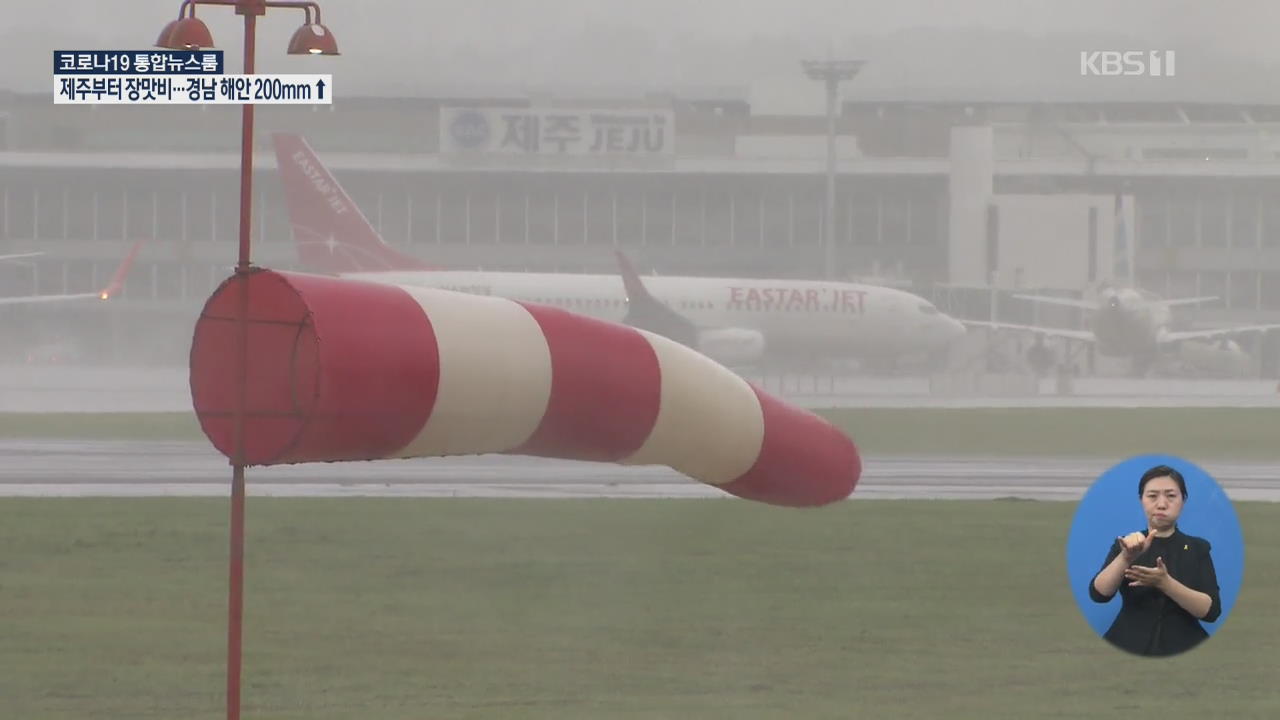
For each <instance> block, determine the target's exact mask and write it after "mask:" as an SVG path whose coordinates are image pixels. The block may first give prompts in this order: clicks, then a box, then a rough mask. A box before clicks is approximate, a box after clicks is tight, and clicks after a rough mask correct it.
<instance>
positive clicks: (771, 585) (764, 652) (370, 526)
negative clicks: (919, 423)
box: [0, 498, 1280, 720]
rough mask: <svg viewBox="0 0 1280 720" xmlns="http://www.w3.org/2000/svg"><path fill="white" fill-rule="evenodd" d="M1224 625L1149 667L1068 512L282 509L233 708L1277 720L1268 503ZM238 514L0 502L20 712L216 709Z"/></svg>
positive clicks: (703, 507) (255, 506) (2, 666)
mask: <svg viewBox="0 0 1280 720" xmlns="http://www.w3.org/2000/svg"><path fill="white" fill-rule="evenodd" d="M1237 511H1238V513H1239V516H1240V520H1241V522H1242V524H1243V525H1244V529H1245V539H1246V542H1247V544H1248V546H1249V548H1250V549H1251V551H1250V552H1249V553H1248V555H1247V557H1248V562H1249V567H1248V568H1247V569H1246V573H1245V585H1244V587H1243V589H1242V591H1241V595H1240V597H1239V599H1238V602H1237V605H1236V607H1235V609H1234V611H1233V612H1232V614H1231V615H1230V616H1229V617H1228V618H1227V619H1226V621H1225V622H1224V624H1223V626H1222V628H1221V629H1220V630H1219V631H1218V633H1217V634H1216V635H1215V636H1214V637H1213V638H1212V639H1211V640H1210V641H1209V642H1208V643H1206V644H1205V645H1203V646H1201V647H1200V648H1197V649H1196V650H1194V651H1193V652H1191V653H1188V654H1186V655H1184V656H1180V657H1176V658H1172V659H1165V660H1142V661H1137V660H1134V659H1131V658H1129V657H1128V656H1125V655H1123V654H1121V653H1120V652H1119V651H1116V650H1114V649H1112V648H1111V647H1110V646H1109V645H1107V644H1106V643H1104V642H1103V641H1102V640H1100V639H1099V638H1098V637H1097V636H1096V635H1095V634H1094V633H1093V632H1092V630H1090V628H1089V627H1088V625H1087V623H1086V622H1085V620H1084V619H1083V617H1082V616H1081V615H1080V614H1079V611H1078V610H1077V608H1076V606H1075V604H1074V601H1073V599H1072V596H1071V593H1070V591H1069V589H1068V585H1067V579H1066V570H1065V567H1064V551H1063V548H1064V544H1065V540H1066V537H1067V533H1068V529H1069V525H1070V520H1071V515H1072V512H1073V507H1072V505H1071V504H1068V503H1027V502H939V501H933V502H930V501H864V502H849V503H843V504H841V505H839V506H838V507H832V508H828V509H824V510H820V511H793V510H784V509H780V508H770V507H765V506H760V505H754V504H750V503H745V502H737V501H684V502H680V501H640V500H625V501H607V500H586V501H537V500H534V501H520V500H355V499H343V500H296V499H295V500H284V499H259V498H253V499H251V501H250V503H249V511H248V543H247V548H248V550H247V557H248V569H247V582H246V587H247V604H246V609H245V669H244V673H245V675H244V677H245V691H244V704H245V711H246V712H245V717H246V718H264V719H267V718H270V719H276V720H320V719H323V718H343V719H346V718H354V717H360V718H379V719H381V718H391V719H396V720H399V719H409V718H414V719H417V718H433V719H435V718H534V719H547V720H551V719H555V720H562V719H564V718H584V719H593V720H594V719H596V718H628V719H630V718H733V719H735V720H737V719H739V718H745V719H748V720H751V719H755V718H851V717H867V718H930V719H932V718H940V717H947V718H997V719H999V718H1008V719H1010V720H1014V719H1016V720H1023V719H1025V718H1087V717H1097V718H1103V717H1117V716H1122V715H1123V716H1143V715H1146V716H1156V717H1160V718H1161V719H1162V720H1168V719H1169V718H1196V719H1197V720H1199V719H1202V718H1208V717H1274V716H1275V710H1276V707H1277V704H1278V703H1280V690H1278V689H1277V686H1276V684H1275V665H1274V662H1275V657H1276V656H1277V652H1280V614H1277V613H1276V612H1275V611H1274V610H1275V598H1276V597H1277V596H1278V595H1280V554H1276V553H1268V552H1265V551H1259V550H1260V549H1263V548H1269V547H1276V546H1277V545H1278V544H1280V507H1278V506H1276V505H1271V504H1250V503H1240V504H1238V505H1237ZM226 538H227V521H226V502H225V501H223V500H191V499H183V500H175V499H167V500H160V499H156V500H31V499H22V500H5V501H3V502H0V546H3V547H4V552H3V554H0V608H2V609H3V610H2V612H0V640H2V642H0V696H2V698H3V700H2V701H0V702H2V704H3V707H4V711H3V713H2V714H3V716H4V717H13V718H22V719H23V720H43V719H48V720H59V719H63V718H66V719H68V720H70V719H71V718H75V719H77V720H79V719H81V718H124V717H127V718H132V719H146V718H154V719H160V718H164V719H166V720H167V719H177V718H182V719H183V720H189V719H190V720H194V719H198V718H218V717H223V712H224V711H223V688H224V685H223V683H224V675H223V670H224V665H223V663H224V661H225V642H226V636H225V622H226V614H225V613H226V610H225V607H226V605H225V603H226V583H227V578H226V553H227V543H226Z"/></svg>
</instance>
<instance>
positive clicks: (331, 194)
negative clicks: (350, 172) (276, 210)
mask: <svg viewBox="0 0 1280 720" xmlns="http://www.w3.org/2000/svg"><path fill="white" fill-rule="evenodd" d="M272 141H273V143H274V145H275V149H276V165H277V167H278V168H279V171H280V180H281V183H282V184H283V185H284V194H285V203H286V205H287V206H288V211H289V227H290V228H291V229H292V231H293V241H294V244H295V246H296V247H297V249H298V259H299V260H300V261H301V262H302V264H303V266H305V267H306V268H307V269H309V270H313V271H317V272H323V273H332V274H339V273H349V272H371V271H379V270H435V269H437V268H435V267H432V266H431V265H428V264H427V263H425V262H423V261H422V260H419V259H418V258H415V257H412V256H409V255H405V254H404V253H401V252H399V251H397V250H396V249H394V248H392V247H391V246H390V245H387V243H386V242H384V241H383V239H382V237H381V236H380V235H379V234H378V231H377V230H375V229H374V228H373V225H371V224H370V223H369V220H368V219H367V218H366V217H365V216H364V213H362V212H360V208H359V207H357V206H356V204H355V202H353V201H352V200H351V197H350V196H348V195H347V193H346V191H344V190H343V189H342V186H341V185H339V184H338V181H337V180H335V179H334V177H333V175H331V174H330V173H329V170H328V169H327V168H325V166H324V164H323V163H321V162H320V159H319V158H318V157H316V154H315V152H314V151H313V150H312V149H311V146H310V145H308V144H307V141H306V140H304V139H303V138H302V137H301V136H298V135H292V134H289V133H275V134H273V135H272Z"/></svg>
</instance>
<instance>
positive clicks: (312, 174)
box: [293, 150, 347, 215]
mask: <svg viewBox="0 0 1280 720" xmlns="http://www.w3.org/2000/svg"><path fill="white" fill-rule="evenodd" d="M293 161H294V163H296V164H297V165H298V169H300V170H302V174H303V175H306V176H307V179H308V180H310V181H311V185H312V186H313V187H314V188H315V189H316V190H318V191H319V192H320V194H322V195H324V196H325V202H327V203H329V207H330V208H332V209H333V211H334V212H336V213H338V214H339V215H341V214H343V213H345V212H346V211H347V205H346V203H344V202H342V198H340V197H339V196H338V189H337V188H336V187H334V186H333V185H331V184H330V183H329V181H327V180H325V179H324V174H323V173H321V171H320V169H319V168H317V167H315V166H314V165H312V164H311V161H310V160H308V159H307V155H306V153H304V152H302V151H301V150H299V151H297V152H295V153H294V154H293Z"/></svg>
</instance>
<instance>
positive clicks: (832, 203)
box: [800, 60, 866, 280]
mask: <svg viewBox="0 0 1280 720" xmlns="http://www.w3.org/2000/svg"><path fill="white" fill-rule="evenodd" d="M800 64H801V66H802V67H803V68H804V74H805V75H807V76H808V77H809V79H810V80H821V81H823V82H824V83H825V84H826V88H827V202H826V212H825V215H824V220H823V224H822V245H823V248H822V249H823V269H822V271H823V277H825V278H826V279H827V280H831V279H833V277H834V276H835V247H836V97H837V95H838V93H839V89H840V83H841V82H842V81H844V80H852V79H853V78H854V76H855V75H857V74H858V71H859V70H861V69H862V66H863V65H865V64H866V61H865V60H802V61H801V63H800Z"/></svg>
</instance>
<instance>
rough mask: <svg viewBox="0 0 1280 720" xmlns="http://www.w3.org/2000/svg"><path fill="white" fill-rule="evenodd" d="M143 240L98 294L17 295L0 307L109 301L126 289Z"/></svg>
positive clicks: (3, 300)
mask: <svg viewBox="0 0 1280 720" xmlns="http://www.w3.org/2000/svg"><path fill="white" fill-rule="evenodd" d="M142 243H143V241H142V240H138V241H137V242H135V243H134V244H133V247H132V248H130V249H129V253H128V254H127V255H125V257H124V260H122V261H121V262H120V265H119V266H117V267H116V271H115V274H114V275H112V276H111V281H110V282H108V283H107V285H106V287H104V288H102V289H101V290H99V291H98V292H91V293H69V294H62V295H15V296H12V297H0V305H28V304H33V303H46V302H64V301H69V300H88V299H90V298H93V299H97V300H109V299H111V297H112V296H114V295H115V294H117V293H119V292H120V290H121V289H123V288H124V280H125V277H126V276H128V274H129V269H130V268H131V267H132V266H133V260H134V258H135V257H137V255H138V249H139V248H141V247H142ZM43 254H44V253H38V252H35V253H22V254H18V255H0V260H13V259H16V258H20V257H34V256H36V255H43Z"/></svg>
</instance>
